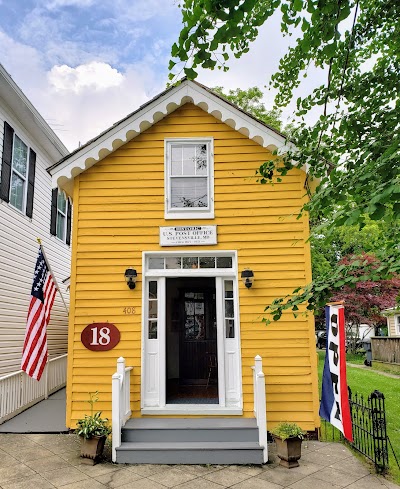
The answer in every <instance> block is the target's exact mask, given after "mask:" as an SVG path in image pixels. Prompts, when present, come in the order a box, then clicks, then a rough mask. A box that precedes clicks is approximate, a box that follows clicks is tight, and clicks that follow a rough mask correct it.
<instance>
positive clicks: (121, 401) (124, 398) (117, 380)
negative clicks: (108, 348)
mask: <svg viewBox="0 0 400 489" xmlns="http://www.w3.org/2000/svg"><path fill="white" fill-rule="evenodd" d="M132 369H133V367H125V359H124V358H123V357H119V358H118V360H117V372H116V373H115V374H114V375H113V376H112V414H111V428H112V461H113V462H116V461H117V450H116V449H117V448H118V447H119V446H121V428H122V427H123V426H124V424H125V422H126V421H127V419H128V418H129V417H130V415H131V410H130V372H131V370H132Z"/></svg>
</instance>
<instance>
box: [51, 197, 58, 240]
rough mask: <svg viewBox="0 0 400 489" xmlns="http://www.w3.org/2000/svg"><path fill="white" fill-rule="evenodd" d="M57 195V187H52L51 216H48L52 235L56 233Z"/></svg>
mask: <svg viewBox="0 0 400 489" xmlns="http://www.w3.org/2000/svg"><path fill="white" fill-rule="evenodd" d="M57 197H58V189H56V188H53V190H52V191H51V218H50V234H52V235H53V236H56V235H57V229H56V224H57Z"/></svg>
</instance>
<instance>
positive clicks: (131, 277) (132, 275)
mask: <svg viewBox="0 0 400 489" xmlns="http://www.w3.org/2000/svg"><path fill="white" fill-rule="evenodd" d="M136 278H137V272H136V270H135V269H134V268H127V269H126V270H125V280H126V283H127V284H128V287H129V288H130V289H134V288H135V287H136V283H135V282H136Z"/></svg>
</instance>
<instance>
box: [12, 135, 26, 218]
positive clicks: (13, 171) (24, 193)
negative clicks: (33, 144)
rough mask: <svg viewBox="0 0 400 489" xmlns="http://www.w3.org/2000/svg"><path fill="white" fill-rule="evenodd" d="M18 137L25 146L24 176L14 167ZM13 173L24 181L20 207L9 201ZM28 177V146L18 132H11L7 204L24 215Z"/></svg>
mask: <svg viewBox="0 0 400 489" xmlns="http://www.w3.org/2000/svg"><path fill="white" fill-rule="evenodd" d="M16 137H17V138H18V139H19V140H20V141H21V143H22V144H24V145H25V146H26V176H25V177H24V176H23V175H21V173H20V172H19V171H18V170H16V169H15V168H14V150H15V138H16ZM13 173H15V174H16V175H17V176H18V177H19V178H21V179H22V180H23V181H24V191H23V196H22V209H18V207H15V205H13V204H12V203H11V189H12V178H13ZM28 177H29V146H28V145H27V144H26V143H25V141H24V140H23V139H21V138H20V137H19V136H18V134H16V133H15V132H14V134H13V145H12V155H11V176H10V190H9V194H8V198H9V204H10V206H11V207H12V208H13V209H15V210H16V211H18V212H20V213H21V214H24V215H25V212H26V199H27V193H28Z"/></svg>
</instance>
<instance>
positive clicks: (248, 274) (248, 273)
mask: <svg viewBox="0 0 400 489" xmlns="http://www.w3.org/2000/svg"><path fill="white" fill-rule="evenodd" d="M241 277H242V280H243V283H244V285H245V286H246V287H247V288H248V289H250V287H251V286H252V285H253V282H254V273H253V270H249V269H246V270H243V272H242V275H241Z"/></svg>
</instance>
